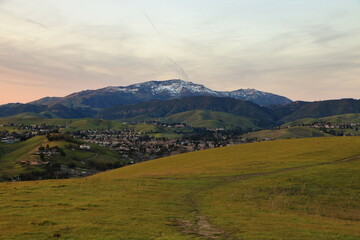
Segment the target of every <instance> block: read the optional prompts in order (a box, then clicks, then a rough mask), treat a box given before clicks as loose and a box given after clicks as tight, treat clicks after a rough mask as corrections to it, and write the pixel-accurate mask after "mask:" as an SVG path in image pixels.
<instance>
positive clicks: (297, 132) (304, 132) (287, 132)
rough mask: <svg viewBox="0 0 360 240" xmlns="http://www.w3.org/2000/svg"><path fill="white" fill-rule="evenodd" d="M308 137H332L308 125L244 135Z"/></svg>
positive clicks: (285, 137)
mask: <svg viewBox="0 0 360 240" xmlns="http://www.w3.org/2000/svg"><path fill="white" fill-rule="evenodd" d="M308 137H331V135H330V134H326V133H323V132H320V131H319V130H318V129H314V128H308V127H291V128H287V129H279V130H261V131H257V132H252V133H248V134H245V135H244V138H258V139H259V140H262V139H290V138H308Z"/></svg>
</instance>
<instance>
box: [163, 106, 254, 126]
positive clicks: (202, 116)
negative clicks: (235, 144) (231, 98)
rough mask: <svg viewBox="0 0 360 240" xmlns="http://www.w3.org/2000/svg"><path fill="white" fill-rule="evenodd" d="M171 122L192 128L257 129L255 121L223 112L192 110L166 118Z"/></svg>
mask: <svg viewBox="0 0 360 240" xmlns="http://www.w3.org/2000/svg"><path fill="white" fill-rule="evenodd" d="M166 119H168V120H170V121H172V122H184V123H186V124H188V125H190V126H192V127H205V128H226V129H231V128H252V129H257V128H259V127H258V126H257V125H256V123H255V122H256V121H254V120H252V119H250V118H247V117H240V116H236V115H233V114H230V113H225V112H214V111H209V110H193V111H187V112H182V113H177V114H174V115H171V116H168V117H166Z"/></svg>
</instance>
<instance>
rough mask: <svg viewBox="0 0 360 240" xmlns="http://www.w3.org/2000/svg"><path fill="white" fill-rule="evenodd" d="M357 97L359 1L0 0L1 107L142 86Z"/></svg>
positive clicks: (298, 97)
mask: <svg viewBox="0 0 360 240" xmlns="http://www.w3.org/2000/svg"><path fill="white" fill-rule="evenodd" d="M174 78H176V79H177V78H181V79H183V80H187V81H192V82H194V83H199V84H204V85H205V86H207V87H209V88H211V89H213V90H235V89H239V88H255V89H258V90H261V91H266V92H273V93H276V94H280V95H284V96H287V97H289V98H291V99H293V100H325V99H334V98H357V99H358V98H360V0H336V1H335V0H317V1H314V0H61V1H59V0H31V1H29V0H0V90H1V94H0V104H3V103H8V102H28V101H31V100H35V99H38V98H41V97H45V96H65V95H67V94H70V93H72V92H75V91H80V90H85V89H97V88H101V87H106V86H126V85H129V84H132V83H138V82H144V81H149V80H166V79H174Z"/></svg>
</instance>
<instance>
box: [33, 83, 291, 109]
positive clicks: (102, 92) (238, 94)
mask: <svg viewBox="0 0 360 240" xmlns="http://www.w3.org/2000/svg"><path fill="white" fill-rule="evenodd" d="M191 96H215V97H231V98H235V99H240V100H247V101H251V102H254V103H256V104H258V105H283V104H287V103H290V102H291V100H290V99H288V98H286V97H283V96H279V95H275V94H272V93H266V92H262V91H258V90H255V89H239V90H235V91H228V92H226V91H214V90H211V89H209V88H207V87H205V86H204V85H201V84H196V83H192V82H187V81H183V80H180V79H172V80H166V81H148V82H144V83H138V84H132V85H129V86H126V87H122V86H120V87H106V88H101V89H98V90H86V91H81V92H77V93H73V94H70V95H68V96H66V97H63V98H49V97H47V98H43V99H40V100H37V101H35V102H32V103H33V104H43V105H53V104H56V103H60V104H63V105H65V106H69V107H92V108H106V107H112V106H116V105H121V104H131V103H137V102H146V101H151V100H167V99H173V98H183V97H191Z"/></svg>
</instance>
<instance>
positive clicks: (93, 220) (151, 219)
mask: <svg viewBox="0 0 360 240" xmlns="http://www.w3.org/2000/svg"><path fill="white" fill-rule="evenodd" d="M359 145H360V138H359V137H340V138H338V137H333V138H311V139H293V140H279V141H272V142H261V143H253V144H242V145H238V146H230V147H226V148H218V149H211V150H206V151H200V152H193V153H188V154H183V155H177V156H173V157H167V158H162V159H158V160H153V161H149V162H144V163H141V164H136V165H132V166H128V167H124V168H121V169H117V170H113V171H108V172H105V173H101V174H97V175H94V176H92V177H87V178H84V179H70V180H48V181H34V182H13V183H1V184H0V208H1V212H0V232H1V235H0V239H53V238H54V237H53V235H54V234H60V235H61V239H124V240H125V239H126V240H129V239H162V240H165V239H179V240H180V239H249V240H255V239H282V240H285V239H286V240H287V239H292V240H303V239H307V240H321V239H324V240H329V239H333V240H335V239H336V240H338V239H344V240H355V239H360V230H359V229H360V221H359V220H360V204H359V192H360V186H359V185H358V182H359V181H360V175H359V174H358V172H359V170H360V158H359V156H360V148H359ZM58 236H59V235H58Z"/></svg>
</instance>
